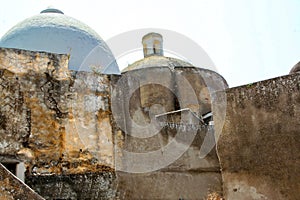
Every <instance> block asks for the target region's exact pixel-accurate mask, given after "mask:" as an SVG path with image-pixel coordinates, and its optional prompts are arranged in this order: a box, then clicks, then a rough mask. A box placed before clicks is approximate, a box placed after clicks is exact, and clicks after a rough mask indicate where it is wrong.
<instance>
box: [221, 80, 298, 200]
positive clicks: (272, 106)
mask: <svg viewBox="0 0 300 200" xmlns="http://www.w3.org/2000/svg"><path fill="white" fill-rule="evenodd" d="M226 94H227V113H226V119H225V124H224V127H223V132H222V134H221V136H220V138H219V141H218V144H217V151H218V155H219V159H220V162H221V170H222V177H223V187H224V194H225V199H229V200H240V199H244V200H250V199H251V200H252V199H278V200H287V199H290V200H292V199H300V193H299V188H300V176H299V174H300V168H299V166H300V76H299V74H295V75H289V76H283V77H278V78H274V79H270V80H266V81H262V82H258V83H253V84H249V85H245V86H241V87H237V88H231V89H229V90H227V92H226ZM216 123H217V122H216Z"/></svg>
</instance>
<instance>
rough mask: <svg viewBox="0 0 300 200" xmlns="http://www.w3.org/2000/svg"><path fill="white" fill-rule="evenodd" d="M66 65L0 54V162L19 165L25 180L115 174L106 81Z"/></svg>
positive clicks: (33, 55)
mask: <svg viewBox="0 0 300 200" xmlns="http://www.w3.org/2000/svg"><path fill="white" fill-rule="evenodd" d="M68 59H69V58H68V56H67V55H56V54H51V53H45V52H31V51H25V50H16V49H3V48H1V49H0V89H1V92H0V97H1V98H0V106H1V107H0V116H1V118H0V139H1V141H0V147H1V148H0V154H1V155H0V156H1V160H3V159H4V161H5V162H8V163H9V162H11V161H13V162H23V161H24V162H25V165H26V168H27V173H26V177H25V180H26V179H28V180H30V179H34V178H33V177H35V176H36V177H37V178H38V177H43V176H45V177H47V176H49V177H50V175H57V176H60V175H68V174H84V173H91V174H94V175H95V178H96V177H99V176H100V175H97V173H101V172H106V171H107V170H109V171H110V172H112V171H114V170H113V167H114V159H113V154H114V150H113V148H114V146H113V137H112V125H111V124H112V121H111V120H112V119H111V112H110V94H109V92H110V82H109V80H110V78H109V76H107V75H98V74H95V73H92V72H71V71H69V70H68ZM91 176H92V175H91ZM43 181H46V179H43V178H41V179H40V182H39V184H41V185H42V184H43ZM46 182H47V181H46ZM46 182H45V183H46ZM76 184H78V185H79V186H78V187H80V185H81V186H82V185H83V184H86V182H82V183H79V182H76ZM32 186H33V187H35V186H36V185H32ZM34 189H38V188H34ZM52 195H53V198H54V197H55V193H52ZM57 195H59V194H57Z"/></svg>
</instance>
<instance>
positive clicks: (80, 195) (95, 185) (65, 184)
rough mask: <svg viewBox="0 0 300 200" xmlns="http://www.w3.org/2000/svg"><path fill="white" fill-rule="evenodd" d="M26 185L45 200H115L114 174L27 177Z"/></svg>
mask: <svg viewBox="0 0 300 200" xmlns="http://www.w3.org/2000/svg"><path fill="white" fill-rule="evenodd" d="M26 183H27V184H28V185H29V186H30V187H31V188H34V190H35V191H36V192H38V193H39V194H40V195H42V196H43V197H44V198H45V199H72V200H77V199H91V200H92V199H95V200H97V199H101V200H106V199H110V200H112V199H117V190H116V182H115V174H114V172H110V171H106V172H105V171H104V172H97V173H84V174H69V175H41V176H28V177H27V181H26Z"/></svg>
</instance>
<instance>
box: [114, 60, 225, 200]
mask: <svg viewBox="0 0 300 200" xmlns="http://www.w3.org/2000/svg"><path fill="white" fill-rule="evenodd" d="M112 86H113V92H112V99H116V100H117V101H116V102H112V110H113V117H114V119H115V120H116V122H117V124H116V126H117V127H119V128H120V131H118V133H116V134H115V135H116V136H117V137H116V139H115V141H116V145H117V146H116V151H117V153H116V165H117V169H118V170H120V171H118V172H117V180H118V191H119V194H120V197H121V198H123V199H179V198H183V199H203V198H205V197H206V196H207V195H208V193H209V192H211V191H215V192H217V193H220V194H221V193H222V190H221V174H220V170H219V161H218V158H217V156H216V151H215V147H214V145H213V146H212V148H211V149H209V150H208V152H207V153H208V155H206V157H204V158H203V157H201V154H200V149H201V146H202V144H203V142H204V139H205V138H207V137H206V136H208V135H213V133H212V132H208V130H207V127H206V128H203V129H197V128H196V129H195V127H198V126H200V125H201V123H200V121H199V119H198V118H197V117H195V116H198V117H200V116H201V115H203V114H205V113H207V112H209V111H211V98H210V92H213V91H216V90H221V89H224V88H227V83H226V81H225V80H224V79H223V78H222V77H221V76H220V75H218V74H217V73H215V72H212V71H209V70H203V69H198V68H193V67H190V68H188V67H182V68H181V67H178V68H175V69H173V70H172V69H170V68H167V67H159V66H158V67H157V68H154V67H152V68H145V69H139V70H132V71H128V72H126V73H123V74H122V76H121V77H120V78H119V79H114V80H113V81H112ZM114 106H115V107H114ZM180 109H189V112H190V113H192V112H193V113H194V114H190V115H186V114H185V113H179V116H178V117H177V116H174V115H173V116H172V117H171V118H173V119H172V120H171V121H170V124H174V127H168V126H166V127H162V126H160V125H159V123H158V121H157V119H156V115H159V114H164V113H166V112H171V111H178V110H180ZM193 115H195V116H193ZM193 117H194V118H197V120H195V121H194V122H193V120H192V119H193ZM165 122H166V121H163V122H162V123H165ZM175 126H176V127H175ZM190 127H192V128H191V129H190ZM193 127H194V128H193ZM121 130H122V131H123V132H122V131H121ZM178 135H180V136H178ZM119 136H121V137H119ZM189 138H192V140H191V141H189ZM212 139H213V138H212ZM170 144H171V145H170ZM180 151H182V153H181V154H180V155H178V154H177V153H178V152H180ZM128 152H129V153H128ZM131 153H132V154H131ZM147 153H149V155H150V154H151V155H153V156H149V155H147ZM158 154H159V155H158ZM141 155H144V156H141ZM177 156H178V157H177ZM137 157H139V158H140V159H137ZM154 157H155V158H156V159H155V158H154ZM173 157H174V160H172V158H173ZM170 160H172V162H168V161H170ZM164 162H165V165H163V164H162V166H161V167H160V168H158V169H156V168H155V166H158V165H160V164H159V163H164ZM151 167H153V168H152V172H151ZM132 169H137V170H136V171H134V170H133V172H135V173H140V174H134V173H125V172H129V171H131V170H132ZM143 170H144V171H143ZM157 170H158V171H157ZM124 171H125V172H124ZM154 171H156V172H154ZM131 172H132V171H131ZM145 172H147V173H145ZM163 185H164V186H163ZM160 187H161V188H160ZM166 188H168V189H167V190H166V191H164V190H165V189H166Z"/></svg>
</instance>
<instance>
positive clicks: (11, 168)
mask: <svg viewBox="0 0 300 200" xmlns="http://www.w3.org/2000/svg"><path fill="white" fill-rule="evenodd" d="M1 164H2V165H3V166H4V167H6V169H8V170H9V171H10V172H11V173H13V174H14V175H17V164H18V163H1Z"/></svg>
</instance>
